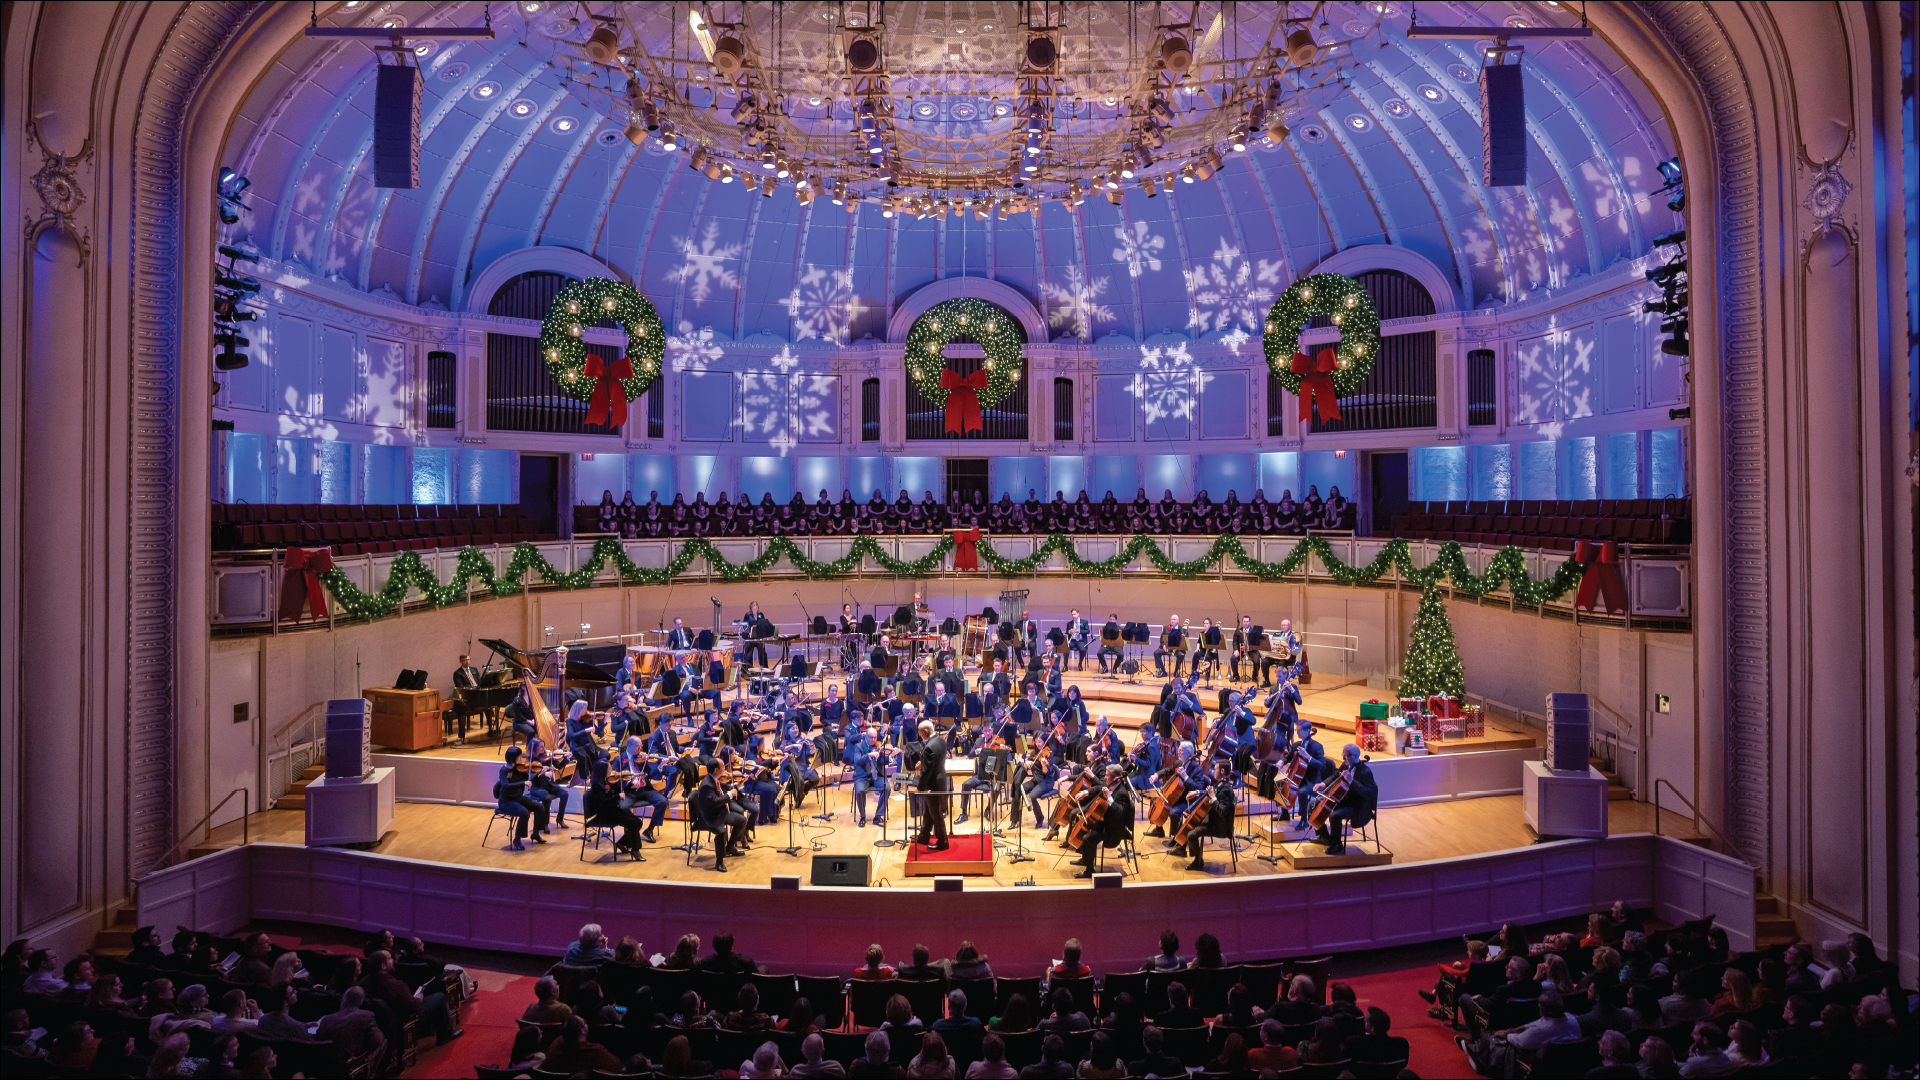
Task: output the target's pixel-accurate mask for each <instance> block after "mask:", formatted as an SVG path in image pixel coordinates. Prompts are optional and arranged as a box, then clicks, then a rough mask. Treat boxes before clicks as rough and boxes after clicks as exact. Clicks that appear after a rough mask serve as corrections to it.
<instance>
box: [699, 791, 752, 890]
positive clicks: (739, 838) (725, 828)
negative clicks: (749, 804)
mask: <svg viewBox="0 0 1920 1080" xmlns="http://www.w3.org/2000/svg"><path fill="white" fill-rule="evenodd" d="M689 801H690V802H692V803H693V816H694V820H695V821H697V822H698V823H699V825H700V827H701V828H702V829H706V830H708V831H709V832H712V833H713V868H714V870H715V871H716V872H718V873H722V874H724V873H726V871H727V857H728V856H729V855H731V856H733V857H734V858H739V857H740V844H741V843H742V842H743V841H744V840H746V838H747V815H746V814H744V813H741V812H740V811H739V810H737V809H735V807H734V804H733V803H732V801H731V800H729V799H728V798H727V793H726V792H724V791H722V790H720V780H719V778H718V777H717V776H716V775H715V774H713V773H708V774H707V775H705V776H703V777H701V778H700V786H699V787H696V788H694V789H693V796H692V798H691V799H690V800H689Z"/></svg>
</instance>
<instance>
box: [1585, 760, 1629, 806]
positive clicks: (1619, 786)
mask: <svg viewBox="0 0 1920 1080" xmlns="http://www.w3.org/2000/svg"><path fill="white" fill-rule="evenodd" d="M1587 763H1588V764H1589V765H1592V766H1593V767H1594V769H1595V770H1596V771H1597V772H1599V774H1600V775H1601V776H1604V777H1606V778H1607V801H1608V802H1632V801H1633V792H1631V791H1629V790H1627V785H1625V784H1624V783H1621V781H1620V777H1619V775H1618V774H1616V773H1612V772H1609V771H1607V765H1606V761H1605V760H1603V759H1601V758H1597V757H1594V758H1588V759H1587Z"/></svg>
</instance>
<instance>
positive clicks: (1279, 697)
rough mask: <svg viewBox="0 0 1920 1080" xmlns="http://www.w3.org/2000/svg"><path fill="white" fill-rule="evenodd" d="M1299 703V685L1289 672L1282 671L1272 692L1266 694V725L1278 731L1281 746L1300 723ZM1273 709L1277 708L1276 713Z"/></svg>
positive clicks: (1287, 740) (1285, 743)
mask: <svg viewBox="0 0 1920 1080" xmlns="http://www.w3.org/2000/svg"><path fill="white" fill-rule="evenodd" d="M1300 705H1301V698H1300V687H1299V686H1298V685H1297V684H1296V683H1295V682H1294V681H1293V675H1292V674H1291V673H1290V672H1287V673H1282V674H1281V675H1280V677H1279V678H1278V679H1276V680H1275V681H1274V686H1273V693H1271V694H1269V695H1267V725H1268V726H1269V727H1272V728H1274V729H1276V730H1277V731H1278V732H1279V733H1280V744H1281V745H1282V746H1285V745H1287V743H1288V742H1289V741H1290V740H1289V738H1288V736H1290V735H1292V734H1293V730H1294V728H1296V727H1298V726H1299V724H1300ZM1275 710H1279V711H1278V713H1277V714H1276V713H1275Z"/></svg>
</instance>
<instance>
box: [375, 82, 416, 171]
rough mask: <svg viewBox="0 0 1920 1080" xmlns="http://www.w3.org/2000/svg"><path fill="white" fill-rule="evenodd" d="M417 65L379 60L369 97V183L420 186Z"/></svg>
mask: <svg viewBox="0 0 1920 1080" xmlns="http://www.w3.org/2000/svg"><path fill="white" fill-rule="evenodd" d="M422 89H423V87H422V84H421V81H420V69H419V68H417V67H414V66H413V65H412V64H382V65H380V68H379V79H378V81H376V82H375V84H374V97H373V186H374V187H377V188H417V187H419V186H420V96H421V91H422Z"/></svg>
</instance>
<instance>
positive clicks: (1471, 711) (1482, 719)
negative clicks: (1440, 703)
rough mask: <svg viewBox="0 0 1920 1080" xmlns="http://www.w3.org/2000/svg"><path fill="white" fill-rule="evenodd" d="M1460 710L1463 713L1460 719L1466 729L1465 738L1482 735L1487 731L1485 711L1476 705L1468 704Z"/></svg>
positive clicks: (1476, 737) (1480, 736) (1474, 737)
mask: <svg viewBox="0 0 1920 1080" xmlns="http://www.w3.org/2000/svg"><path fill="white" fill-rule="evenodd" d="M1461 712H1462V713H1464V714H1465V715H1464V716H1463V717H1462V720H1463V722H1464V725H1465V727H1466V730H1467V738H1469V739H1478V738H1482V737H1484V736H1485V735H1486V733H1487V711H1486V710H1485V709H1482V708H1481V707H1480V706H1478V705H1469V706H1467V707H1466V708H1465V709H1462V710H1461Z"/></svg>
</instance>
